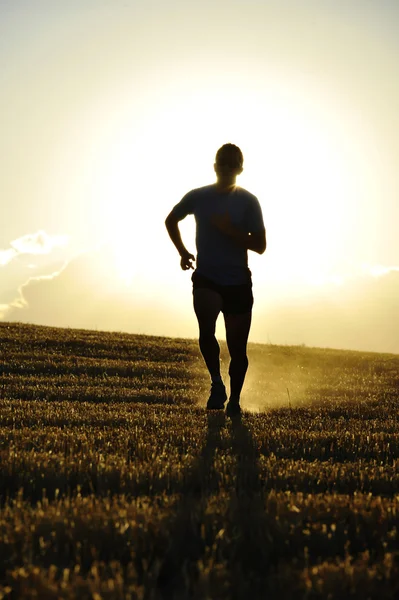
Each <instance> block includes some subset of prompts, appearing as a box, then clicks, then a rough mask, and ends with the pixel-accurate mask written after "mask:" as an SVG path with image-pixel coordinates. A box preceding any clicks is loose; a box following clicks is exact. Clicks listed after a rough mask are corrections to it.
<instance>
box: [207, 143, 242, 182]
mask: <svg viewBox="0 0 399 600" xmlns="http://www.w3.org/2000/svg"><path fill="white" fill-rule="evenodd" d="M243 163H244V157H243V155H242V152H241V150H240V148H239V147H238V146H235V145H234V144H224V145H223V146H222V147H221V148H219V150H218V151H217V152H216V158H215V164H214V168H215V173H216V175H217V176H218V177H219V178H226V177H236V176H237V175H239V174H240V173H242V170H243Z"/></svg>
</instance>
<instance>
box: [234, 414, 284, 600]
mask: <svg viewBox="0 0 399 600" xmlns="http://www.w3.org/2000/svg"><path fill="white" fill-rule="evenodd" d="M231 443H232V453H233V455H235V457H236V470H235V485H234V488H233V489H232V492H231V495H230V505H229V511H228V519H227V534H228V536H229V538H230V539H231V540H232V542H233V544H234V551H233V552H232V553H231V560H230V564H229V572H230V589H231V598H233V599H234V598H238V597H239V598H243V597H248V598H250V597H264V595H265V594H266V593H267V574H268V571H269V568H270V565H271V564H272V563H273V543H272V542H273V536H272V535H271V528H272V527H273V523H272V519H271V518H270V516H269V515H268V514H267V511H266V505H265V490H266V485H265V484H266V482H265V481H264V480H262V477H261V474H260V468H259V455H260V453H259V449H258V447H257V444H256V441H255V440H254V438H253V436H252V433H251V431H250V428H249V426H248V424H247V419H246V418H245V417H242V416H241V415H237V416H236V417H232V418H231ZM229 529H230V531H229ZM238 590H239V591H238Z"/></svg>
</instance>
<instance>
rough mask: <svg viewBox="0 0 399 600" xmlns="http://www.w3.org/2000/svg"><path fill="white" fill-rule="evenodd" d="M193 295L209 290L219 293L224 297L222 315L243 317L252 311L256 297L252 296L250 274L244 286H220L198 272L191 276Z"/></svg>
mask: <svg viewBox="0 0 399 600" xmlns="http://www.w3.org/2000/svg"><path fill="white" fill-rule="evenodd" d="M191 281H192V282H193V293H194V291H195V290H198V289H207V290H213V291H214V292H217V293H218V294H220V295H221V297H222V301H223V304H222V313H223V314H224V315H241V314H244V313H248V312H250V311H251V310H252V306H253V303H254V297H253V295H252V280H251V275H250V272H249V275H248V283H244V284H243V285H219V284H218V283H215V282H214V281H211V280H210V279H208V278H207V277H204V276H203V275H201V274H200V273H197V271H194V273H193V274H192V276H191Z"/></svg>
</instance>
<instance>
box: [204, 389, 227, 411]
mask: <svg viewBox="0 0 399 600" xmlns="http://www.w3.org/2000/svg"><path fill="white" fill-rule="evenodd" d="M226 400H227V394H226V388H225V387H224V384H223V383H212V387H211V395H210V396H209V399H208V402H207V405H206V408H207V409H208V410H222V409H223V408H224V403H225V402H226Z"/></svg>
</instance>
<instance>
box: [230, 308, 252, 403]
mask: <svg viewBox="0 0 399 600" xmlns="http://www.w3.org/2000/svg"><path fill="white" fill-rule="evenodd" d="M251 318H252V312H251V311H250V312H247V313H244V314H240V315H225V317H224V321H225V324H226V342H227V346H228V349H229V352H230V358H231V360H230V366H229V375H230V401H231V402H232V403H237V404H238V402H239V400H240V394H241V390H242V386H243V385H244V379H245V374H246V372H247V369H248V357H247V341H248V335H249V330H250V328H251Z"/></svg>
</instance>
